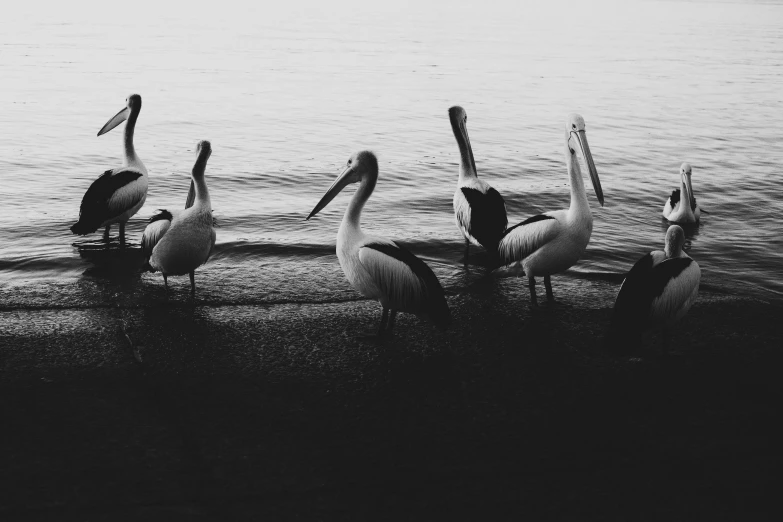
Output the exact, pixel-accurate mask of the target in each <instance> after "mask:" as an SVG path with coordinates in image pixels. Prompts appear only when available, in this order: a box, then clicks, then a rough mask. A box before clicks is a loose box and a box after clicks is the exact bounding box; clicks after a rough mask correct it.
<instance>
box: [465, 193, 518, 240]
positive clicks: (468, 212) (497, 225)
mask: <svg viewBox="0 0 783 522" xmlns="http://www.w3.org/2000/svg"><path fill="white" fill-rule="evenodd" d="M460 190H461V191H462V194H463V195H464V196H465V199H466V200H467V202H468V205H467V208H464V207H462V208H460V212H459V214H458V216H457V219H459V220H460V222H461V223H462V226H463V227H465V229H466V230H467V231H468V233H469V234H470V235H471V236H473V237H475V238H476V241H478V242H479V243H481V245H482V246H484V248H495V247H496V246H497V244H498V242H499V241H500V238H502V237H503V233H504V232H505V230H506V227H507V226H508V217H507V216H506V202H505V201H504V200H503V196H501V195H500V192H498V191H497V190H495V189H493V188H492V187H489V188H488V189H487V191H486V192H482V191H480V190H477V189H474V188H470V187H460Z"/></svg>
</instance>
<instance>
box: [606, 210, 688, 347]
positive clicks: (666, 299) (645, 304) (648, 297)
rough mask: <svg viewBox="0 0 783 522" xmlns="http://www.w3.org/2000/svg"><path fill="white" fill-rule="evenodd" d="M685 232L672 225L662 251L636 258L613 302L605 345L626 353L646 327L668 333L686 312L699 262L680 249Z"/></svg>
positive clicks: (667, 232) (683, 242)
mask: <svg viewBox="0 0 783 522" xmlns="http://www.w3.org/2000/svg"><path fill="white" fill-rule="evenodd" d="M684 244H685V233H684V232H683V230H682V228H680V227H679V226H677V225H672V226H670V227H669V229H668V230H667V231H666V246H665V248H664V251H663V252H661V251H660V250H656V251H654V252H650V253H649V254H647V255H646V256H643V257H642V258H641V259H639V260H638V261H637V262H636V264H635V265H633V268H631V271H630V272H628V275H627V276H626V277H625V280H624V281H623V284H622V286H621V287H620V292H619V293H618V294H617V299H616V301H615V303H614V315H613V316H612V325H611V327H610V330H609V336H608V337H607V347H608V348H609V349H610V350H611V351H612V352H614V353H618V354H619V353H626V352H627V351H628V350H629V349H630V348H631V347H632V345H633V344H634V343H635V342H636V341H638V337H639V334H641V332H642V331H644V330H645V329H648V328H655V327H663V328H664V329H665V331H666V332H667V333H668V330H670V329H671V328H672V327H673V326H674V324H675V323H677V321H679V320H680V319H682V318H683V317H684V316H685V314H687V313H688V310H690V308H691V306H692V305H693V303H694V302H695V301H696V296H697V295H698V293H699V281H700V280H701V269H700V268H699V264H698V263H696V261H694V260H693V259H691V258H690V257H689V256H688V254H686V253H685V252H683V251H682V247H683V245H684Z"/></svg>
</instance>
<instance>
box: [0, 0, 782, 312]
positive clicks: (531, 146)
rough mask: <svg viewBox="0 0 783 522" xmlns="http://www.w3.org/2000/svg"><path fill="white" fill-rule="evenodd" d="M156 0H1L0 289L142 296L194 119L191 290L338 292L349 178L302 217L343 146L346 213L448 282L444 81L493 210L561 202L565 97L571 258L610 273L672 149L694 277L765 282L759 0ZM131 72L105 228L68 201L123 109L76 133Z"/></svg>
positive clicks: (778, 96)
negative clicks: (123, 236) (356, 160)
mask: <svg viewBox="0 0 783 522" xmlns="http://www.w3.org/2000/svg"><path fill="white" fill-rule="evenodd" d="M158 4H160V3H146V4H145V3H144V2H141V3H138V2H134V3H132V4H126V5H125V8H124V11H123V12H122V13H119V14H118V13H117V11H116V10H115V9H114V7H113V6H108V5H103V4H100V3H98V4H94V5H93V4H78V3H77V4H73V3H69V4H68V5H67V6H66V5H63V6H59V7H53V8H52V9H46V10H43V9H40V7H36V6H34V5H27V4H24V5H20V6H18V10H17V12H16V13H13V14H11V15H10V16H4V17H3V18H2V19H0V35H2V36H0V42H1V45H2V46H1V47H0V66H1V67H2V72H3V76H2V83H0V91H1V92H2V96H0V107H1V109H0V110H2V124H0V198H1V200H2V202H3V205H2V219H0V287H3V288H5V290H6V291H5V292H3V294H2V295H3V296H4V298H5V300H6V303H4V305H5V306H13V305H14V303H17V302H18V303H23V302H24V303H26V304H30V303H33V304H36V305H40V306H49V305H53V306H60V305H62V306H66V305H70V304H74V303H78V302H79V300H84V301H85V302H88V303H89V302H95V301H96V300H97V301H99V302H101V301H107V300H112V299H127V300H130V301H131V302H134V303H138V302H145V301H146V300H151V301H154V300H155V299H158V298H159V297H160V295H161V294H160V290H161V288H162V282H161V281H160V276H159V275H152V274H145V275H143V276H141V277H139V276H138V275H134V274H136V272H135V271H136V269H137V268H138V265H139V263H140V251H139V250H138V242H139V240H140V238H141V233H142V231H143V228H144V224H145V220H146V219H147V218H149V217H150V216H151V215H152V214H153V212H154V211H155V210H156V209H158V208H166V207H172V206H173V207H179V206H182V205H183V203H184V200H185V195H186V192H187V186H188V179H189V178H188V176H189V173H190V169H191V167H192V164H193V161H194V159H195V155H194V148H195V144H196V142H197V141H198V140H199V139H209V140H211V141H212V145H213V150H214V152H213V155H212V158H211V159H210V162H209V165H208V168H207V182H208V184H209V188H210V191H211V195H212V201H213V207H214V211H215V216H216V218H217V219H218V221H219V225H220V226H219V228H218V231H217V232H218V234H217V241H218V244H217V247H216V252H215V255H214V257H213V259H212V260H210V262H209V264H208V265H207V266H205V267H203V268H201V269H200V270H199V271H198V272H197V281H198V282H199V285H200V287H199V288H200V295H202V296H203V297H204V298H205V299H213V300H215V301H223V302H243V301H250V302H269V301H285V302H287V301H291V302H300V301H308V300H310V301H312V300H316V301H317V300H324V301H326V300H340V299H352V298H356V296H357V295H356V294H355V293H354V292H353V291H352V290H351V289H350V288H349V287H348V285H347V283H346V282H345V280H344V278H343V276H342V274H341V272H340V269H339V266H338V264H337V260H336V257H335V255H334V247H333V245H334V241H335V237H336V233H337V228H338V226H339V221H340V219H341V217H342V212H343V211H344V209H345V207H346V205H347V201H348V198H349V197H350V193H351V191H350V190H347V191H346V194H344V195H341V196H339V197H338V198H337V199H335V201H333V202H332V203H331V204H330V205H329V207H327V208H326V209H325V210H324V211H322V212H321V214H319V216H318V217H317V218H315V219H314V220H311V221H309V222H305V221H304V218H305V216H306V215H307V214H308V213H309V211H310V210H311V209H312V208H313V206H314V205H315V203H316V202H317V201H318V200H319V198H320V197H321V195H322V194H323V192H324V191H325V190H326V188H327V187H328V186H329V184H330V183H331V182H332V180H333V179H334V177H335V176H336V175H337V173H338V172H339V169H340V167H341V166H342V165H343V164H344V162H345V161H346V160H347V158H348V157H349V155H350V154H351V153H352V152H355V151H357V150H360V149H364V148H369V149H372V150H375V151H376V152H377V154H378V156H379V160H380V169H381V170H380V180H379V183H378V186H377V188H376V191H375V193H374V194H373V197H372V198H371V200H370V202H369V204H368V206H367V208H366V210H365V212H364V215H363V222H364V227H365V229H366V230H368V231H372V232H373V233H377V234H381V235H386V236H388V237H391V238H394V239H397V240H400V241H401V242H403V243H404V244H406V245H408V246H409V247H410V248H411V249H412V250H413V251H414V252H415V253H417V254H419V255H420V256H422V257H423V258H425V259H426V260H427V261H428V262H429V263H430V265H431V266H432V267H433V268H434V270H435V271H436V273H437V274H438V276H439V277H440V278H441V280H442V282H443V283H444V286H446V288H447V290H449V291H451V292H456V291H460V288H461V287H463V286H464V285H465V284H467V283H468V282H469V281H470V280H471V277H472V275H471V274H473V272H472V271H471V270H472V269H470V268H469V269H465V268H464V267H463V265H462V263H461V261H460V259H461V255H462V248H463V243H462V238H461V235H460V233H459V232H458V230H457V228H456V226H455V224H454V219H453V211H452V207H451V199H452V195H453V192H454V189H455V187H456V179H457V162H458V158H459V156H458V150H457V145H456V142H455V140H454V138H453V136H452V133H451V129H450V126H449V121H448V117H447V113H446V111H447V109H448V107H449V106H451V105H454V104H459V105H462V106H463V107H465V109H466V110H467V113H468V130H469V132H470V139H471V143H472V145H473V149H474V153H475V156H476V162H477V166H478V170H479V175H480V176H481V177H482V178H483V179H485V180H487V181H488V182H490V183H491V184H492V185H493V186H494V187H495V188H497V189H498V190H499V191H500V192H501V194H503V196H504V197H505V199H506V202H507V208H508V213H509V221H510V224H514V223H516V222H519V221H521V220H522V219H525V218H526V217H529V216H530V215H533V214H534V213H538V212H540V211H545V210H555V209H558V208H566V207H567V206H568V200H569V193H568V187H567V181H568V180H567V176H566V170H565V163H564V158H563V126H564V124H565V119H566V116H567V115H568V113H570V112H579V113H581V114H582V115H583V116H584V117H585V120H586V122H587V133H588V138H589V140H590V145H591V149H592V151H593V155H594V159H595V163H596V166H597V168H598V172H599V175H600V177H601V180H602V184H603V188H604V193H605V196H606V206H605V207H604V208H601V207H600V206H599V205H598V203H597V201H596V198H595V196H594V194H593V193H592V191H591V189H590V188H589V187H590V186H589V181H587V180H586V184H587V186H588V190H589V194H588V196H589V199H590V201H591V206H592V209H593V216H594V229H593V235H592V238H591V241H590V245H589V246H588V249H587V252H586V253H585V255H584V256H583V258H582V259H581V260H580V262H579V263H578V264H577V265H576V266H575V267H573V268H572V269H571V271H570V274H571V277H593V276H595V275H596V274H597V275H605V274H609V275H612V274H622V273H624V272H626V271H627V270H628V269H629V268H630V266H631V265H632V264H633V263H634V262H635V260H636V259H638V258H639V257H640V256H641V255H643V254H644V253H646V252H648V251H650V250H652V249H660V248H661V247H662V245H663V238H664V233H665V230H666V224H665V223H663V222H662V220H661V217H660V212H661V209H662V207H663V203H664V201H665V198H666V197H667V195H668V194H669V193H670V191H671V190H672V189H674V188H677V187H678V184H679V177H678V168H679V165H680V163H681V162H683V161H688V162H690V163H691V164H692V165H693V169H694V170H693V186H694V191H695V195H696V197H697V199H698V201H699V203H700V205H701V207H702V208H703V209H704V210H706V211H707V212H709V213H708V214H703V215H702V222H701V224H700V225H699V226H698V227H697V228H696V229H693V230H689V231H688V236H689V244H688V248H687V250H688V252H689V253H690V255H691V256H692V257H694V258H695V259H696V260H697V261H698V262H699V264H700V265H701V267H702V270H703V279H702V281H703V284H705V285H711V286H712V287H714V288H720V289H724V290H726V291H730V292H736V293H741V294H746V295H754V296H758V297H762V298H780V297H781V296H783V280H782V279H781V278H780V274H781V266H783V240H781V234H780V216H781V215H783V202H782V201H781V198H780V195H781V194H782V193H783V177H781V176H780V169H779V168H778V162H779V161H780V159H781V157H783V125H781V121H783V91H782V90H781V88H780V86H781V85H783V77H782V76H783V33H781V31H780V24H781V22H783V5H781V4H780V3H771V4H767V3H737V4H735V3H723V2H657V1H656V2H643V3H629V2H622V3H601V4H595V3H592V2H590V3H588V2H579V3H562V4H548V6H547V7H544V6H540V5H526V4H520V3H517V2H506V3H497V4H495V3H493V2H481V3H479V2H462V3H458V4H457V5H455V2H453V1H448V2H421V1H418V2H409V3H405V2H393V3H389V5H372V6H368V5H366V4H365V3H360V2H341V3H338V4H337V5H330V6H328V7H327V6H325V5H322V4H321V3H320V2H284V3H282V4H284V5H279V6H276V7H274V8H272V9H271V10H270V8H269V7H267V6H261V5H259V6H256V7H248V6H246V5H244V4H241V5H236V6H235V5H233V4H231V3H230V2H221V3H220V4H219V5H218V4H211V5H210V7H206V6H201V7H198V6H196V7H194V8H192V9H189V10H187V11H181V10H177V9H174V8H171V7H166V6H161V5H158ZM588 4H589V5H588ZM132 92H137V93H140V94H141V95H142V97H143V109H142V112H141V115H140V117H139V122H138V125H137V130H136V148H137V151H138V153H139V155H140V157H141V158H142V159H143V161H144V162H145V164H146V165H147V168H148V169H149V172H150V188H149V195H148V198H147V202H146V205H145V206H144V208H142V210H141V211H140V212H139V213H138V214H137V215H136V216H135V217H134V218H133V219H132V220H131V221H130V223H129V225H128V229H127V232H128V235H129V239H130V241H131V243H132V247H133V248H131V249H129V250H128V251H126V252H124V253H121V252H119V251H118V250H116V249H114V248H113V249H111V250H109V251H105V250H104V249H102V248H100V247H99V246H98V243H99V240H100V234H95V235H93V236H87V237H86V238H82V237H76V236H73V235H71V233H70V231H69V227H70V225H71V224H72V223H73V222H75V220H76V218H77V216H78V207H79V203H80V201H81V197H82V195H83V194H84V192H85V190H86V189H87V187H88V186H89V184H90V183H91V182H92V181H93V180H94V179H95V178H96V177H97V176H98V175H99V174H100V173H102V172H103V171H104V170H105V169H107V168H112V167H115V166H119V165H120V163H121V155H120V153H121V137H122V136H121V129H122V127H120V128H118V129H116V130H114V131H112V132H111V133H109V134H107V135H105V136H102V137H100V138H98V137H96V136H95V134H96V133H97V131H98V129H100V128H101V126H102V125H103V124H104V123H105V122H106V121H107V120H108V119H109V118H110V117H111V116H113V115H114V114H115V113H116V112H117V111H118V110H119V109H121V108H122V107H123V103H124V100H125V97H126V95H127V94H129V93H132ZM116 233H117V230H116V228H115V229H114V234H115V235H116ZM117 281H119V283H118V282H117ZM174 284H175V287H176V288H179V287H182V288H181V289H182V291H183V292H184V291H186V288H187V278H184V279H182V280H180V281H179V282H175V283H174ZM12 296H23V297H12Z"/></svg>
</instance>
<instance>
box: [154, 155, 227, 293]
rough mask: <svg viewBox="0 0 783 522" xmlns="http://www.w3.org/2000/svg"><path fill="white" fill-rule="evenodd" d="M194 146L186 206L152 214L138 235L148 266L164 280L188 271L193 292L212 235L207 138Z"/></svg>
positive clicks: (204, 261) (212, 239)
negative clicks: (195, 278) (195, 274)
mask: <svg viewBox="0 0 783 522" xmlns="http://www.w3.org/2000/svg"><path fill="white" fill-rule="evenodd" d="M197 150H198V158H197V159H196V164H195V165H194V166H193V172H192V180H191V185H190V194H189V195H188V200H187V203H186V208H185V209H182V210H174V211H168V210H163V211H161V212H160V213H159V214H157V215H155V216H153V218H152V219H151V220H150V223H149V224H148V225H147V228H146V229H145V230H144V235H143V237H142V248H143V249H144V251H145V252H146V253H147V255H148V256H149V261H148V263H149V268H151V269H152V270H153V271H156V272H161V273H162V274H163V278H164V281H165V280H166V276H169V275H184V274H190V279H191V286H192V292H193V293H195V290H196V283H195V280H194V271H195V269H196V268H198V267H200V266H201V265H203V264H204V263H206V262H207V260H208V259H209V256H210V255H211V253H212V249H213V248H214V246H215V238H216V234H215V229H214V221H213V218H212V201H211V199H210V197H209V190H208V189H207V183H206V181H205V179H204V171H205V170H206V165H207V160H208V159H209V156H210V155H211V154H212V146H211V144H210V143H209V142H208V141H201V142H199V144H198V146H197Z"/></svg>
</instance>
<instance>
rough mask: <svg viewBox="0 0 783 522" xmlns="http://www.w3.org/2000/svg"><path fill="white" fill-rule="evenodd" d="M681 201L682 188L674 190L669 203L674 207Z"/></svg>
mask: <svg viewBox="0 0 783 522" xmlns="http://www.w3.org/2000/svg"><path fill="white" fill-rule="evenodd" d="M679 202H680V189H675V190H672V195H671V196H669V204H671V206H672V209H673V208H674V207H675V206H677V203H679Z"/></svg>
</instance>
